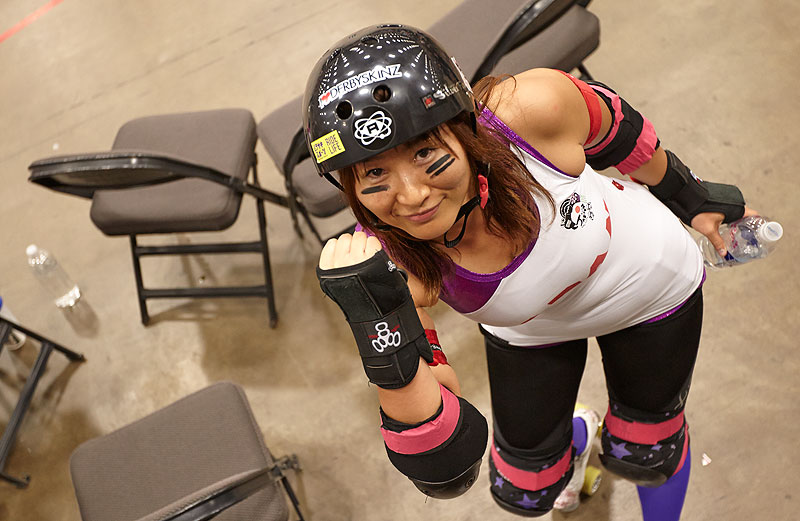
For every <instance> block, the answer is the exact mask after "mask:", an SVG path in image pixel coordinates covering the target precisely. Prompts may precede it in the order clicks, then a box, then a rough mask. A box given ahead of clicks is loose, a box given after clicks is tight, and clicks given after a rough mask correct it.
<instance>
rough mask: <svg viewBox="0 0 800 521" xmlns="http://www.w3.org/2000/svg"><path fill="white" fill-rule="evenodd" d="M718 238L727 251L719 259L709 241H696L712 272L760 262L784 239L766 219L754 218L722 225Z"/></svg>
mask: <svg viewBox="0 0 800 521" xmlns="http://www.w3.org/2000/svg"><path fill="white" fill-rule="evenodd" d="M719 234H720V235H721V236H722V240H723V241H725V248H727V250H728V253H726V254H725V257H721V256H720V254H719V253H718V252H717V250H716V248H714V246H713V245H712V244H711V241H709V240H708V237H705V236H703V237H700V238H699V239H698V240H697V244H698V245H699V246H700V251H701V252H703V258H704V259H705V265H706V266H707V267H709V268H712V269H715V268H716V269H719V268H724V267H725V266H736V265H739V264H744V263H745V262H750V261H752V260H755V259H763V258H764V257H766V256H767V255H769V254H770V253H771V252H772V251H773V250H774V249H775V246H776V245H777V243H778V240H779V239H780V238H781V237H783V227H782V226H781V225H780V223H777V222H775V221H770V220H769V219H767V218H766V217H761V216H760V215H754V216H750V217H743V218H741V219H739V220H738V221H735V222H732V223H730V224H723V225H722V226H720V227H719Z"/></svg>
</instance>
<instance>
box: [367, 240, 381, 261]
mask: <svg viewBox="0 0 800 521" xmlns="http://www.w3.org/2000/svg"><path fill="white" fill-rule="evenodd" d="M382 249H383V246H381V241H379V240H378V238H377V237H375V236H374V235H370V236H369V237H367V244H366V246H365V248H364V252H365V253H366V254H367V257H372V256H373V255H375V254H376V253H378V252H379V251H381V250H382Z"/></svg>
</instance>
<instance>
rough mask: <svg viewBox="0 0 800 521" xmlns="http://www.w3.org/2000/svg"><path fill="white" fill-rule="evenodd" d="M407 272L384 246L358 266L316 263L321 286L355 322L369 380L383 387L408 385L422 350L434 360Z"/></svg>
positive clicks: (427, 358) (354, 329) (352, 328)
mask: <svg viewBox="0 0 800 521" xmlns="http://www.w3.org/2000/svg"><path fill="white" fill-rule="evenodd" d="M403 275H404V272H402V270H399V269H397V266H396V265H395V264H394V263H393V262H392V261H391V260H390V259H389V256H388V255H386V252H385V251H383V250H380V251H379V252H377V253H376V254H375V255H373V256H372V257H370V258H369V259H367V260H365V261H364V262H361V263H359V264H356V265H353V266H347V267H344V268H334V269H331V270H323V269H320V268H317V278H318V279H319V285H320V287H321V288H322V291H324V292H325V294H326V295H328V296H329V297H330V298H331V299H333V301H334V302H336V303H337V304H338V305H339V307H340V308H341V309H342V311H343V312H344V315H345V318H346V319H347V322H348V323H349V324H350V329H351V330H352V331H353V336H354V337H355V339H356V344H357V345H358V352H359V354H360V355H361V361H362V363H363V364H364V371H365V372H366V373H367V377H368V378H369V381H370V382H372V383H374V384H375V385H378V386H380V387H383V388H384V389H399V388H400V387H404V386H405V385H407V384H408V383H409V382H410V381H411V380H412V379H413V378H414V376H415V375H416V374H417V367H418V366H419V357H420V356H421V357H422V358H424V359H425V361H426V362H429V363H430V362H432V361H433V353H432V351H431V346H430V344H429V343H428V339H427V338H426V337H425V330H424V329H423V327H422V323H420V321H419V316H418V315H417V310H416V308H415V306H414V301H413V300H412V298H411V292H410V291H409V290H408V284H407V283H406V279H405V277H404V276H403Z"/></svg>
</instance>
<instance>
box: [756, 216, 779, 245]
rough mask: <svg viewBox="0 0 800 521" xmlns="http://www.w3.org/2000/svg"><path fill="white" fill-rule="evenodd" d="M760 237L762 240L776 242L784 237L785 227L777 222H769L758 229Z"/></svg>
mask: <svg viewBox="0 0 800 521" xmlns="http://www.w3.org/2000/svg"><path fill="white" fill-rule="evenodd" d="M758 236H759V238H760V239H761V240H764V241H767V242H775V241H777V240H778V239H780V238H781V237H783V226H781V224H780V223H778V222H775V221H770V222H767V223H765V224H764V225H763V226H761V227H760V228H759V229H758Z"/></svg>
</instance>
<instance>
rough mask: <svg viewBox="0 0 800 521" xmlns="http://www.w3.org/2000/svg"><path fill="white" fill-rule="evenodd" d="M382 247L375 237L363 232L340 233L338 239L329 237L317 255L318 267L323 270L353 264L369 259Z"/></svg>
mask: <svg viewBox="0 0 800 521" xmlns="http://www.w3.org/2000/svg"><path fill="white" fill-rule="evenodd" d="M381 249H383V248H382V247H381V242H380V241H379V240H378V238H377V237H375V236H373V235H370V236H369V237H367V234H366V233H364V232H356V233H354V234H353V235H352V236H351V235H350V234H349V233H345V234H343V235H340V236H339V238H338V239H330V240H329V241H328V242H327V243H325V247H324V248H322V253H320V255H319V267H320V269H323V270H330V269H333V268H342V267H344V266H353V265H354V264H358V263H360V262H364V261H365V260H367V259H369V258H370V257H372V256H373V255H375V253H377V252H378V251H380V250H381Z"/></svg>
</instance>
